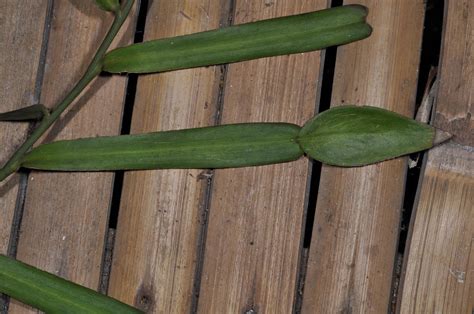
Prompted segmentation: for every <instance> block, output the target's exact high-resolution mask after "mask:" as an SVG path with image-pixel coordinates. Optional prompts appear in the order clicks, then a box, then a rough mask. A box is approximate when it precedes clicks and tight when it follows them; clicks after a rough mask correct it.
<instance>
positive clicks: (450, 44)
mask: <svg viewBox="0 0 474 314" xmlns="http://www.w3.org/2000/svg"><path fill="white" fill-rule="evenodd" d="M473 20H474V4H473V3H470V2H469V3H468V2H466V1H449V2H447V3H446V6H445V28H444V38H443V47H442V56H441V66H440V85H439V91H438V96H437V100H436V112H435V114H434V124H435V125H436V126H438V127H441V128H443V129H445V130H448V131H450V132H452V133H453V134H454V138H453V140H452V141H451V142H449V143H447V144H444V145H442V146H439V147H437V148H435V149H433V150H431V151H429V153H428V157H427V162H426V166H425V172H424V175H423V178H422V180H421V188H420V189H419V191H418V204H417V208H416V211H415V212H414V214H413V217H412V221H411V226H410V233H409V235H410V239H409V242H408V246H407V253H406V254H405V266H404V273H403V274H402V276H403V275H404V277H402V278H403V279H404V280H403V283H402V284H403V286H402V293H401V294H400V295H401V298H400V299H399V311H400V312H402V313H414V312H416V313H419V312H426V313H428V312H430V313H434V312H436V313H472V311H473V309H474V242H473V240H474V154H473V152H474V148H473V144H474V132H473V129H474V127H473V119H472V99H474V77H473V71H474V60H473V58H472V56H473V55H474V41H473V39H474V38H473V34H474V24H473V22H472V21H473ZM460 144H463V145H460Z"/></svg>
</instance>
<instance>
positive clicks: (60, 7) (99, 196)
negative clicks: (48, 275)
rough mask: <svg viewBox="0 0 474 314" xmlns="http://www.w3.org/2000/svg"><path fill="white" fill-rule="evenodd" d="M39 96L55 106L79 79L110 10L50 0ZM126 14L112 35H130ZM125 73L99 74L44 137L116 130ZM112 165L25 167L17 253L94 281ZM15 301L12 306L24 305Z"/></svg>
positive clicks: (87, 281)
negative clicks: (93, 168) (71, 169)
mask: <svg viewBox="0 0 474 314" xmlns="http://www.w3.org/2000/svg"><path fill="white" fill-rule="evenodd" d="M53 10H54V11H53V12H54V17H53V20H52V26H51V35H50V40H49V47H48V54H47V59H46V69H45V77H44V85H43V89H42V97H41V102H42V103H44V104H45V105H47V106H53V105H54V104H55V103H56V102H57V101H58V100H59V99H60V98H62V96H63V95H64V94H65V93H66V91H67V90H68V89H69V88H71V86H72V85H73V84H74V83H75V82H76V81H77V79H78V77H79V76H80V75H81V74H82V72H83V71H84V70H85V67H86V66H87V64H88V62H89V60H90V59H91V56H92V54H93V53H94V52H95V49H97V46H98V44H99V42H100V41H101V40H102V38H103V36H104V35H105V32H106V31H107V29H108V27H109V25H110V23H111V21H112V15H111V14H109V13H105V12H102V11H100V10H99V9H98V8H97V7H96V6H95V5H93V4H92V3H90V2H87V1H86V2H83V1H55V2H54V8H53ZM130 21H133V18H132V19H129V22H128V23H127V25H125V26H124V29H125V30H127V32H126V34H124V32H122V34H121V35H119V36H118V40H120V41H121V44H125V43H127V42H129V41H130V39H131V36H132V33H133V32H132V28H133V27H132V23H130ZM125 83H126V79H125V78H124V77H112V78H109V77H101V78H98V79H96V80H95V81H94V82H93V83H92V85H91V86H90V87H89V88H88V89H87V90H86V91H85V92H84V93H83V94H82V96H81V97H80V99H79V100H78V101H76V103H75V104H73V105H72V108H71V109H70V110H69V111H68V112H67V113H66V114H65V115H63V117H62V119H61V120H60V121H59V122H58V123H57V124H56V125H55V126H53V128H52V130H51V132H49V133H48V134H47V136H45V138H44V139H43V142H44V141H51V140H53V139H68V138H78V137H86V136H96V135H99V134H100V135H112V134H117V133H118V132H119V131H120V121H121V112H122V103H123V98H124V92H125ZM112 178H113V175H112V174H111V173H82V174H79V173H76V174H67V173H44V172H43V173H38V172H33V173H31V175H30V179H29V183H28V191H27V197H26V204H25V211H24V217H23V223H22V226H21V236H20V242H19V247H18V256H17V257H18V259H20V260H22V261H24V262H26V263H29V264H32V265H35V266H37V267H39V268H41V269H44V270H47V271H49V272H52V273H55V274H57V275H60V276H62V277H66V278H68V279H70V280H72V281H74V282H77V283H80V284H82V285H85V286H88V287H91V288H93V289H97V288H98V285H99V279H100V267H101V260H102V251H103V246H104V240H105V231H106V229H107V217H108V210H109V202H110V197H111V187H112ZM25 311H26V308H24V307H23V305H20V304H19V303H16V302H15V303H13V304H11V305H10V312H11V313H17V312H25Z"/></svg>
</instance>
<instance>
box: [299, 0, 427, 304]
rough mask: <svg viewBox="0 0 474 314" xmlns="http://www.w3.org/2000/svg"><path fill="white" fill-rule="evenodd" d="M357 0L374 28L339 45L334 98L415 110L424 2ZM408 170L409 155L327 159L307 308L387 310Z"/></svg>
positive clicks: (405, 111)
mask: <svg viewBox="0 0 474 314" xmlns="http://www.w3.org/2000/svg"><path fill="white" fill-rule="evenodd" d="M357 2H358V3H361V4H363V5H365V6H367V7H368V8H369V17H368V21H369V23H370V24H371V25H372V27H373V29H374V30H373V33H372V35H371V37H370V38H368V39H366V40H363V41H360V42H358V43H355V44H351V45H347V46H343V47H340V48H338V52H337V61H336V70H335V76H334V85H333V95H332V105H333V106H335V105H339V104H343V103H344V104H364V105H371V106H379V107H383V108H386V109H389V110H393V111H396V112H399V113H402V114H404V115H408V116H413V110H414V105H415V95H416V82H417V69H418V63H419V49H420V46H421V35H422V29H423V16H424V3H423V1H421V0H418V1H404V0H399V1H383V2H382V1H375V0H374V1H371V0H365V1H357ZM344 3H345V4H348V3H353V1H345V2H344ZM405 172H406V159H405V158H398V159H395V160H391V161H387V162H383V163H379V164H376V165H372V166H367V167H360V168H350V169H344V168H336V167H329V166H323V169H322V172H321V180H320V187H319V194H318V200H317V205H316V214H315V222H314V227H313V237H312V242H311V247H310V255H309V260H308V269H307V275H306V281H305V286H304V295H303V309H302V310H303V313H341V312H342V313H385V312H387V310H388V306H389V300H390V286H391V275H392V271H393V265H394V261H395V253H396V243H397V238H398V226H399V219H400V212H401V207H402V201H403V192H404V184H405Z"/></svg>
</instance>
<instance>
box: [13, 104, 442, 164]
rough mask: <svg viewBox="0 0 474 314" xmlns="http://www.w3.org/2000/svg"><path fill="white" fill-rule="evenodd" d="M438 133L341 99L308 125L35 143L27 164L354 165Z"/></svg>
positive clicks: (413, 147)
mask: <svg viewBox="0 0 474 314" xmlns="http://www.w3.org/2000/svg"><path fill="white" fill-rule="evenodd" d="M434 134H435V132H434V128H432V127H431V126H428V125H426V124H422V123H419V122H416V121H414V120H411V119H408V118H406V117H403V116H401V115H399V114H397V113H394V112H391V111H388V110H384V109H380V108H375V107H367V106H366V107H357V106H340V107H335V108H332V109H329V110H327V111H325V112H324V113H322V114H320V115H318V116H316V117H314V118H313V119H311V120H309V121H308V122H307V123H306V124H305V126H304V127H303V128H301V127H299V126H297V125H293V124H288V123H246V124H230V125H221V126H215V127H206V128H196V129H185V130H176V131H165V132H155V133H147V134H138V135H122V136H112V137H96V138H87V139H78V140H69V141H58V142H53V143H50V144H44V145H40V146H39V147H37V148H35V149H33V150H32V151H31V152H30V153H29V154H27V155H26V157H25V158H24V160H23V162H22V166H23V167H26V168H32V169H40V170H58V171H103V170H131V169H135V170H138V169H165V168H205V169H206V168H229V167H245V166H257V165H265V164H273V163H281V162H288V161H292V160H296V159H298V158H300V157H301V156H302V155H303V154H304V153H306V154H307V155H308V156H309V157H311V158H313V159H316V160H319V161H321V162H323V163H327V164H331V165H336V166H343V167H350V166H362V165H367V164H371V163H376V162H380V161H383V160H387V159H390V158H395V157H398V156H401V155H405V154H410V153H413V152H416V151H420V150H424V149H428V148H430V147H431V146H433V140H434Z"/></svg>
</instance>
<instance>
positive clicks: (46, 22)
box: [0, 0, 474, 314]
mask: <svg viewBox="0 0 474 314" xmlns="http://www.w3.org/2000/svg"><path fill="white" fill-rule="evenodd" d="M92 2H93V1H80V0H69V1H65V0H58V1H52V0H24V1H16V0H2V1H1V3H0V55H1V56H2V57H1V58H0V74H1V75H2V78H3V85H2V87H1V88H0V99H1V100H2V101H1V102H0V111H8V110H12V109H15V108H20V107H24V106H27V105H32V104H35V103H42V104H45V105H46V106H53V105H54V104H55V103H56V102H57V101H58V99H60V98H61V97H62V96H64V95H65V93H66V92H67V91H68V89H69V88H70V87H71V86H72V85H73V84H74V83H75V81H76V80H77V79H78V78H79V76H80V75H81V74H82V71H84V69H85V67H86V66H87V64H88V60H90V58H91V55H92V53H93V52H94V49H95V47H97V45H98V43H99V42H100V40H101V38H102V37H103V36H104V34H105V32H106V31H107V28H108V25H109V24H110V22H111V16H110V15H109V14H106V13H103V12H101V11H100V10H99V9H97V8H96V7H95V6H94V5H93V3H92ZM328 2H329V3H330V2H331V1H327V0H311V1H309V0H205V1H204V0H179V1H177V0H159V1H152V0H150V1H145V2H143V3H148V7H147V8H143V7H142V8H139V5H138V4H139V3H137V6H136V8H135V10H134V12H133V13H132V15H131V17H130V18H129V20H128V22H127V23H126V25H125V26H124V27H123V31H122V32H121V34H120V35H119V36H118V38H117V40H116V43H115V44H114V45H116V46H117V45H119V46H120V45H125V44H127V43H131V42H133V40H134V34H135V28H136V24H137V21H138V20H140V21H141V20H142V19H143V18H144V17H145V14H143V13H144V12H145V13H146V22H145V24H144V40H151V39H155V38H160V37H168V36H174V35H181V34H188V33H192V32H198V31H204V30H210V29H215V28H219V27H222V26H225V25H229V24H240V23H245V22H249V21H255V20H260V19H265V18H271V17H277V16H283V15H290V14H297V13H302V12H307V11H314V10H318V9H323V8H326V7H328V6H329V5H330V4H328ZM337 2H338V1H333V4H334V3H337ZM425 2H426V1H423V0H393V1H383V2H382V1H376V0H361V1H344V4H349V3H360V4H364V5H365V6H367V7H368V8H369V10H370V14H369V19H368V20H369V23H370V24H371V25H372V26H373V28H374V32H373V34H372V36H371V37H370V38H368V39H366V40H363V41H360V42H357V43H353V44H350V45H346V46H342V47H339V48H338V49H337V53H336V54H335V55H334V51H335V49H332V50H330V51H326V52H324V51H323V52H313V53H305V54H298V55H291V56H282V57H274V58H265V59H259V60H254V61H248V62H241V63H235V64H231V65H227V66H215V67H205V68H197V69H191V70H181V71H175V72H169V73H163V74H153V75H145V76H140V77H139V78H138V80H137V82H136V88H134V87H132V86H134V85H135V82H134V80H135V79H134V78H133V77H132V78H131V79H130V80H128V79H127V77H125V76H101V77H100V78H98V79H96V80H95V81H94V82H93V83H92V84H91V85H90V87H89V88H88V89H87V90H86V91H85V92H84V93H83V94H82V95H81V97H80V98H79V99H78V100H77V101H76V102H75V104H74V105H73V106H71V108H70V110H68V111H67V112H66V113H65V114H63V116H62V118H61V119H60V121H58V122H57V123H56V124H55V125H54V126H53V127H52V129H51V130H50V131H49V132H48V133H47V134H46V135H45V136H44V138H43V139H42V140H41V141H40V142H49V141H52V140H55V139H72V138H79V137H90V136H97V135H115V134H120V133H121V132H122V133H123V132H128V130H127V129H128V128H129V127H128V125H129V123H127V122H126V121H130V119H131V124H130V132H131V133H142V132H149V131H156V130H171V129H180V128H188V127H199V126H208V125H215V124H223V123H235V122H256V121H259V122H260V121H284V122H292V123H297V124H302V123H304V122H305V121H306V120H307V119H309V118H310V117H312V116H313V115H314V114H316V113H317V112H319V111H321V110H324V109H325V108H326V107H328V106H337V105H340V104H348V103H350V104H366V105H372V106H379V107H383V108H387V109H390V110H393V111H397V112H399V113H402V114H404V115H407V116H410V117H413V116H414V114H415V110H416V105H417V104H416V103H417V101H416V98H417V97H416V96H417V92H418V93H419V91H418V89H420V88H419V87H418V80H419V70H420V68H421V65H423V64H424V63H425V64H426V62H427V61H426V60H423V59H422V57H421V58H420V50H421V47H422V42H423V38H425V40H426V36H425V37H424V36H423V28H424V23H425V13H426V10H427V8H426V5H425ZM433 3H435V4H434V5H436V6H439V5H440V4H439V3H438V2H437V1H434V2H433V1H428V5H429V6H430V5H433ZM429 9H430V8H428V10H429ZM444 11H445V16H444V22H443V24H442V27H443V37H442V43H441V45H442V46H441V56H440V61H439V70H438V77H437V79H438V81H439V85H438V86H439V87H438V91H437V93H436V99H435V106H434V111H433V113H432V123H433V124H434V125H435V126H437V127H439V128H442V129H443V130H446V131H449V132H450V133H452V134H453V135H454V137H453V139H452V140H451V141H449V142H447V143H445V144H443V145H441V146H439V147H437V148H436V149H433V150H432V151H430V152H429V153H427V154H425V155H424V160H423V167H422V169H421V173H420V176H419V182H418V189H417V197H416V200H415V202H414V203H413V204H412V205H413V213H412V214H411V220H410V224H409V229H408V239H407V244H406V245H403V246H400V245H399V242H400V241H402V242H404V241H405V240H404V239H402V238H401V237H403V233H402V232H401V228H400V227H401V220H402V212H403V210H404V208H403V207H404V199H405V198H406V197H407V193H408V192H410V191H407V189H406V187H407V171H408V165H407V158H406V157H404V158H398V159H394V160H391V161H387V162H383V163H379V164H376V165H372V166H367V167H359V168H352V169H342V168H336V167H328V166H322V167H321V165H319V164H317V163H311V162H309V161H308V160H307V159H300V160H298V161H296V162H292V163H286V164H280V165H272V166H262V167H249V168H240V169H226V170H216V171H211V170H208V171H202V170H157V171H136V172H126V173H117V174H114V173H47V172H29V173H27V172H20V173H17V174H14V175H12V176H10V177H9V178H8V179H7V180H6V181H5V182H2V183H1V184H0V253H1V254H8V255H10V256H14V257H16V258H18V259H19V260H22V261H24V262H26V263H29V264H32V265H35V266H37V267H39V268H41V269H44V270H47V271H49V272H52V273H55V274H58V275H60V276H62V277H65V278H68V279H70V280H72V281H74V282H77V283H79V284H82V285H85V286H88V287H90V288H93V289H96V290H99V291H101V292H103V293H107V294H109V295H110V296H113V297H115V298H118V299H120V300H122V301H124V302H126V303H129V304H132V305H134V306H136V307H139V308H141V309H143V310H145V311H147V312H149V313H189V312H198V313H249V314H250V313H292V312H295V313H300V312H302V313H386V312H400V313H472V312H473V310H474V154H473V152H474V132H473V129H474V125H473V118H472V105H473V99H474V23H473V21H474V3H471V2H470V1H466V0H446V1H445V6H444ZM139 12H142V14H141V15H140V19H139ZM140 23H142V22H140ZM139 35H140V34H139ZM138 37H140V36H138ZM421 56H423V54H421ZM334 58H335V65H334V64H333V62H331V60H333V59H334ZM328 73H329V74H328ZM331 73H334V75H333V77H332V75H331ZM421 88H424V86H422V87H421ZM127 91H128V92H127ZM328 91H329V92H328ZM132 113H133V115H132ZM123 121H125V122H124V124H123ZM30 128H31V126H30V127H29V126H28V125H26V124H14V123H0V141H1V143H2V145H1V147H2V149H1V150H0V161H1V162H2V163H3V162H5V161H6V160H7V159H8V157H9V156H10V155H11V153H12V152H13V151H14V149H15V148H16V147H17V146H18V145H19V144H20V143H21V142H22V141H23V140H24V139H25V137H26V136H27V134H28V132H29V129H30ZM409 180H413V179H412V178H409ZM408 186H409V187H410V186H411V185H408ZM412 192H413V191H412ZM405 203H406V202H405ZM117 213H118V218H117ZM313 218H314V219H313ZM401 234H402V235H401ZM0 302H1V303H0V311H2V308H4V309H5V311H6V309H8V312H9V313H28V312H32V311H34V310H33V309H31V308H28V307H27V306H25V305H23V304H21V303H19V302H17V301H14V300H11V301H8V299H4V300H3V301H0Z"/></svg>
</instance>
